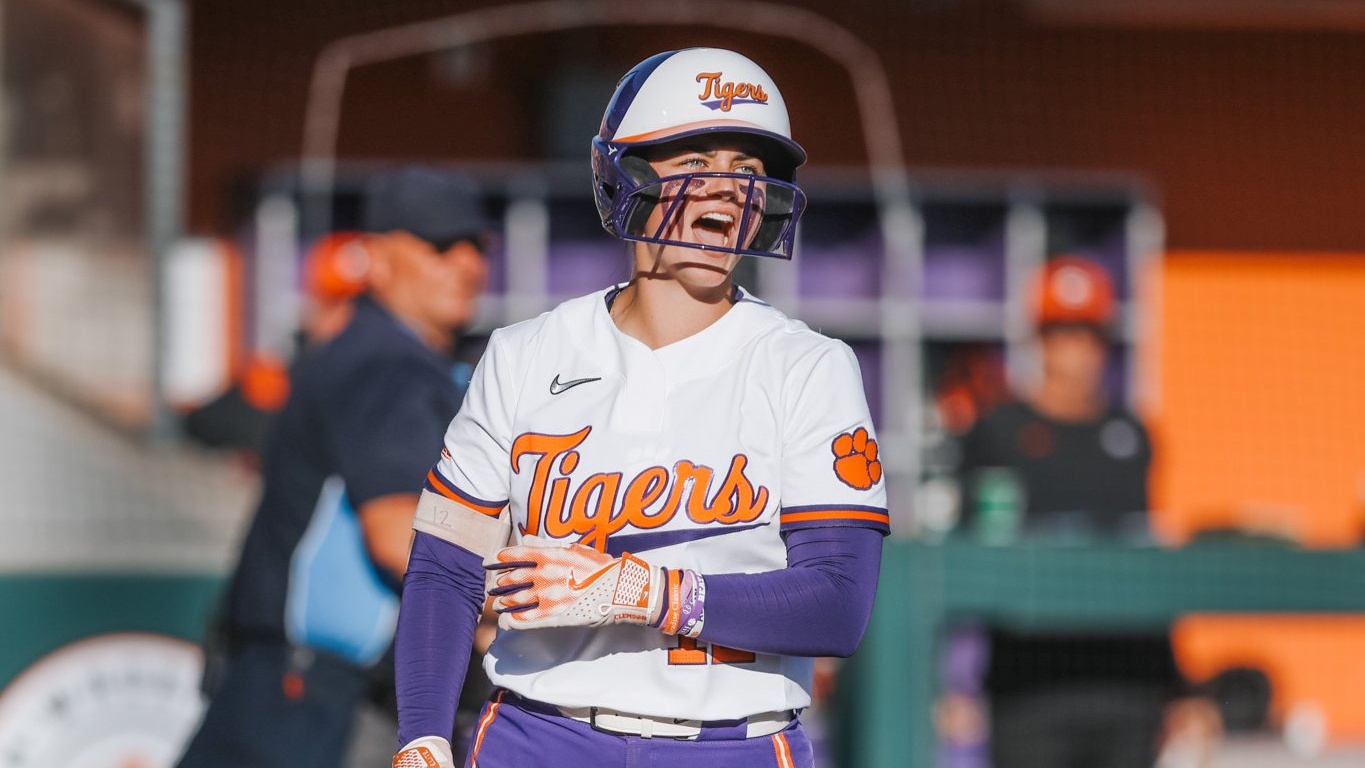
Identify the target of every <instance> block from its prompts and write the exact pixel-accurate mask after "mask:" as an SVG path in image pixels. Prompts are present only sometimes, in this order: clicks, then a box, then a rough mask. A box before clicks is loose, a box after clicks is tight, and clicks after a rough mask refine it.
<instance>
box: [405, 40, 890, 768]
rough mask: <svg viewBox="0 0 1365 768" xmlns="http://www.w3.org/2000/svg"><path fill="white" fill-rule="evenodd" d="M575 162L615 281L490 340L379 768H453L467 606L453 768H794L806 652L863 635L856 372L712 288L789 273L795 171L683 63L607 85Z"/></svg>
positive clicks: (865, 571) (420, 541)
mask: <svg viewBox="0 0 1365 768" xmlns="http://www.w3.org/2000/svg"><path fill="white" fill-rule="evenodd" d="M592 156H593V176H594V187H593V189H594V191H595V193H596V202H597V207H598V212H599V214H600V216H601V220H602V225H603V226H604V227H605V228H606V229H607V231H609V232H611V233H612V234H613V235H616V236H617V237H619V238H621V239H622V240H625V241H627V243H628V248H629V254H630V258H631V261H632V274H631V279H630V280H629V281H628V282H626V283H623V284H621V285H614V286H609V287H607V288H605V289H603V290H600V291H597V292H595V293H592V294H589V295H587V296H583V297H581V298H578V299H573V300H571V301H568V302H565V303H564V304H562V305H560V306H559V307H557V308H556V309H554V310H553V311H551V312H548V313H546V314H544V315H542V316H540V317H539V318H536V319H534V320H530V321H527V322H524V323H520V324H518V325H514V326H511V327H508V328H503V329H500V330H499V331H497V332H495V333H494V334H493V336H492V338H491V339H490V340H489V346H488V351H487V352H486V353H485V354H484V357H483V360H482V361H481V362H480V364H479V369H478V371H476V372H475V375H474V380H473V381H472V382H471V385H470V390H469V395H468V397H467V398H466V400H465V403H464V406H463V407H462V409H461V411H460V414H459V416H458V417H457V418H456V419H455V420H454V421H453V422H452V423H451V425H450V429H449V430H448V431H447V433H446V450H445V452H444V453H443V454H442V457H441V459H440V460H439V461H438V462H437V464H436V466H435V467H434V468H433V469H432V471H431V473H430V475H428V486H427V490H426V493H424V494H423V497H422V502H421V504H420V506H419V507H418V511H417V518H416V522H415V523H414V528H416V530H417V533H416V536H415V537H414V541H413V549H412V556H411V561H410V562H411V566H410V569H409V571H408V577H407V580H406V581H405V582H404V591H403V606H402V613H401V616H400V619H399V633H398V642H397V645H396V646H395V653H396V659H397V672H398V685H399V719H400V734H399V735H400V738H401V740H402V742H403V743H405V744H406V745H407V746H406V747H405V748H404V749H403V750H402V751H400V752H399V754H398V756H397V757H396V758H395V763H394V765H395V766H441V767H442V768H445V767H446V766H450V765H452V764H453V757H454V756H453V755H452V754H451V750H450V746H449V744H448V742H447V740H446V738H445V736H446V734H447V733H448V731H449V724H450V719H451V714H452V712H453V710H454V704H455V697H456V694H457V693H458V692H459V688H460V686H461V684H462V679H461V675H462V674H463V671H464V663H465V662H464V659H465V658H466V656H467V654H468V649H469V644H470V640H471V638H472V634H473V627H474V621H475V617H476V616H477V615H478V612H479V609H480V608H481V607H482V605H483V602H484V597H485V591H484V590H485V588H487V595H488V596H491V597H492V598H493V602H492V606H493V608H494V610H495V611H497V612H498V613H499V614H500V616H499V620H498V626H499V634H498V638H497V640H495V641H494V643H493V645H492V646H491V647H490V649H489V652H488V656H487V657H486V661H485V665H484V666H485V669H486V671H487V672H488V673H489V677H490V678H491V679H492V680H493V682H494V683H495V684H496V685H497V686H498V687H499V690H498V692H497V693H495V694H494V697H493V699H492V700H491V701H490V702H489V703H488V705H487V706H486V708H485V710H484V714H483V716H482V718H481V720H480V725H479V730H478V733H476V734H475V736H474V740H473V745H472V752H471V754H470V755H469V757H468V762H467V763H466V764H468V765H475V764H477V765H480V766H484V767H485V768H497V766H551V765H554V766H570V767H571V768H577V767H579V766H582V767H583V768H586V767H587V766H620V767H621V768H624V766H626V765H641V764H648V765H654V766H660V768H664V767H665V766H675V765H676V766H689V768H691V766H696V765H701V764H706V765H713V766H718V767H719V768H738V766H746V767H747V766H779V767H780V768H794V766H810V765H811V764H812V763H813V755H812V749H811V744H810V740H809V738H808V737H807V736H806V732H805V730H804V729H803V727H802V726H801V723H800V721H799V719H798V718H797V711H798V710H800V709H803V708H805V707H807V706H809V705H810V703H811V689H812V669H813V664H812V659H811V657H815V656H830V655H844V656H846V655H848V654H850V653H852V652H853V650H854V649H855V648H856V647H857V645H858V643H859V641H860V640H861V638H862V633H863V630H864V628H865V627H866V625H867V620H868V616H869V614H870V612H871V607H872V599H873V595H874V593H875V591H876V578H877V571H878V565H879V563H880V557H881V539H882V535H883V534H885V533H886V532H887V530H888V528H889V519H888V517H887V512H886V492H885V486H884V484H883V483H882V482H881V478H882V473H881V458H880V454H879V451H878V448H877V440H876V434H875V432H874V431H873V428H872V424H871V418H870V416H869V415H868V409H867V402H866V401H865V399H864V397H863V388H862V381H861V375H860V373H859V370H858V364H857V362H856V360H855V359H854V357H853V353H852V352H851V351H850V350H849V348H848V347H847V346H846V345H845V344H843V343H842V342H839V341H836V340H834V339H829V338H826V337H824V336H822V335H820V334H818V333H815V332H813V331H811V330H810V329H809V328H807V327H806V326H805V325H804V324H802V323H799V322H797V321H794V320H791V319H789V318H787V317H786V316H785V315H783V314H782V313H780V312H778V311H777V310H776V309H774V308H772V307H771V306H769V305H767V304H765V303H764V302H762V301H759V300H758V299H756V298H755V297H753V296H752V295H750V294H749V293H748V292H747V291H746V290H745V289H743V288H741V287H740V286H738V285H736V284H735V282H734V278H733V275H732V273H733V270H734V268H735V266H736V264H737V263H738V262H739V259H740V257H742V256H765V257H777V258H783V259H787V258H791V255H792V245H793V241H794V236H795V227H796V222H797V220H798V219H799V218H800V216H801V212H802V210H803V209H804V207H805V196H804V195H803V194H802V192H801V190H800V188H798V187H797V186H796V169H797V167H798V166H800V165H801V164H802V163H803V162H805V158H806V155H805V152H804V151H803V150H802V149H801V147H800V145H798V144H797V143H796V142H794V141H793V140H792V138H791V132H790V126H789V125H788V122H787V112H786V107H785V106H784V105H783V102H782V96H781V93H780V92H779V91H778V89H777V86H776V85H775V84H774V83H773V82H772V79H771V78H769V77H768V74H767V73H766V72H764V71H763V70H762V69H760V68H759V67H758V66H757V65H756V64H754V62H752V61H750V60H749V59H747V58H745V57H743V56H741V55H739V54H737V53H734V52H731V51H722V50H716V49H709V48H697V49H690V50H686V51H672V52H669V53H663V54H659V55H657V56H654V57H651V58H649V59H646V60H645V61H644V62H642V63H640V64H639V65H637V66H636V67H635V68H634V69H633V70H631V71H630V72H629V73H628V74H627V75H626V76H625V77H624V78H623V79H622V80H621V82H620V84H619V85H618V86H617V89H616V93H615V95H614V97H613V98H612V100H611V103H610V105H609V106H608V107H607V112H606V115H605V116H604V118H603V120H602V129H601V132H600V133H599V135H598V136H597V137H596V138H595V139H594V140H593V143H592ZM546 384H548V385H549V386H548V391H547V387H546ZM485 570H487V571H488V572H490V575H489V577H488V579H487V580H485V577H484V571H485ZM623 736H639V737H644V738H642V739H627V738H622V737H623ZM697 742H706V743H705V744H700V743H697Z"/></svg>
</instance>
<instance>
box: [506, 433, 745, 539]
mask: <svg viewBox="0 0 1365 768" xmlns="http://www.w3.org/2000/svg"><path fill="white" fill-rule="evenodd" d="M591 431H592V427H584V428H582V429H580V430H578V431H577V432H574V433H573V434H568V435H546V434H540V433H536V432H527V433H525V434H522V435H518V436H517V439H516V440H514V441H513V442H512V455H511V458H512V472H513V473H515V474H520V473H521V459H522V457H524V456H530V457H533V458H534V459H535V465H534V466H535V469H534V470H533V474H532V477H531V491H530V493H529V494H528V496H527V499H526V524H525V525H520V526H518V527H519V528H520V529H521V533H522V534H523V535H525V536H536V535H542V534H541V533H540V529H541V526H542V525H543V526H544V528H545V533H544V534H543V535H546V536H550V537H552V538H556V539H563V538H567V537H569V536H572V535H574V534H578V535H580V536H582V538H581V539H579V541H580V543H582V544H583V545H584V546H589V547H596V548H597V549H598V550H605V549H606V546H607V537H608V536H610V535H611V534H613V533H616V532H617V531H620V530H621V529H623V528H625V527H626V526H632V527H635V528H643V529H649V528H658V527H660V526H662V525H664V524H666V523H667V522H668V521H669V520H672V519H673V516H674V515H676V514H677V513H678V511H679V510H681V509H683V508H684V507H686V510H687V516H688V518H690V519H691V520H692V522H694V523H698V524H700V525H706V524H709V523H720V524H723V525H733V524H735V523H747V522H751V521H753V520H756V519H758V517H759V515H761V514H763V510H764V508H765V507H767V505H768V489H767V488H765V487H763V486H758V487H757V488H755V487H754V484H753V483H752V482H751V481H750V480H749V478H748V477H745V475H744V468H745V466H747V465H748V463H749V457H747V456H745V455H744V454H742V453H739V454H735V456H734V458H732V459H731V460H730V469H729V471H727V472H726V474H725V479H724V480H722V481H721V484H720V488H719V489H717V490H716V492H715V494H714V495H712V496H711V498H710V499H707V497H706V496H707V493H706V492H707V490H709V489H710V487H711V480H712V478H713V477H714V475H715V470H713V469H711V468H710V467H707V466H702V465H698V464H695V463H693V462H691V461H687V460H685V459H684V460H682V461H679V462H678V463H676V464H674V465H673V470H672V471H671V472H670V471H669V470H667V469H665V468H664V467H649V468H648V469H645V470H643V471H642V472H640V474H638V475H636V476H635V477H633V478H631V480H630V482H628V483H626V484H625V485H624V488H623V487H622V483H621V480H622V478H623V477H624V473H622V472H598V473H596V474H593V475H589V476H588V477H586V478H584V479H583V481H582V482H581V483H580V484H579V485H578V487H577V488H576V489H574V488H572V485H573V478H572V477H571V475H573V472H574V470H575V469H577V468H578V460H579V454H578V451H577V450H575V449H576V448H578V446H580V445H582V444H583V441H584V440H586V439H587V438H588V433H589V432H591ZM551 475H557V476H556V477H554V478H553V479H551ZM661 500H662V503H660V501H661ZM566 507H567V511H566ZM651 507H654V509H653V510H652V511H651Z"/></svg>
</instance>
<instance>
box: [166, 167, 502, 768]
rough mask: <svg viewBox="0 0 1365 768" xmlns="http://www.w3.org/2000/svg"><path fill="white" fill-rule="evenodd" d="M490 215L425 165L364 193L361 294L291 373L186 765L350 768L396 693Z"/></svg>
mask: <svg viewBox="0 0 1365 768" xmlns="http://www.w3.org/2000/svg"><path fill="white" fill-rule="evenodd" d="M479 206H480V201H479V199H478V197H477V195H476V194H475V190H474V189H473V188H472V185H471V184H470V183H468V182H467V181H466V180H465V179H463V178H462V177H456V176H450V175H447V174H443V173H440V172H437V171H434V170H428V169H423V168H415V167H413V168H404V169H401V170H398V171H395V172H392V173H390V174H386V175H384V176H381V177H379V178H377V179H375V180H374V181H373V182H372V183H371V185H370V186H369V187H368V188H367V190H366V196H365V212H364V221H365V228H366V229H367V231H368V232H369V234H368V235H366V236H365V238H364V241H363V242H364V247H365V251H366V256H367V267H368V268H367V278H366V279H367V285H368V290H367V292H366V293H365V294H364V295H363V296H360V297H359V298H357V299H355V301H354V309H353V316H352V317H350V318H349V322H348V323H347V322H343V321H341V320H337V321H336V322H335V323H333V324H331V325H330V326H329V327H330V328H331V329H333V330H335V329H336V328H338V327H340V326H342V325H344V327H345V330H344V331H341V332H340V334H339V335H337V336H336V338H335V339H333V340H332V341H330V342H329V343H327V344H326V345H325V346H322V347H320V348H318V349H317V350H316V351H315V352H313V353H310V354H308V355H305V356H303V359H301V360H300V362H299V364H298V365H297V367H296V368H295V370H294V376H293V381H292V389H293V391H292V393H291V394H290V396H289V400H288V402H287V403H286V404H285V406H284V409H283V410H282V411H281V412H280V415H279V418H278V421H277V422H276V424H275V426H274V428H273V430H272V431H271V435H270V439H269V442H268V445H267V448H266V452H265V462H264V467H263V470H264V478H263V479H264V488H263V492H262V496H261V501H260V504H259V506H258V508H257V511H256V515H255V517H254V519H253V520H252V523H251V526H250V529H249V531H248V533H247V536H246V540H245V543H244V544H243V547H242V552H241V557H240V560H239V563H238V565H237V568H236V570H235V572H234V573H233V576H232V581H231V586H230V588H229V593H228V598H227V607H226V618H225V634H226V637H225V642H226V659H225V661H224V664H223V666H222V669H221V670H220V671H219V672H218V674H216V675H215V676H214V679H213V680H210V681H209V688H210V690H209V695H210V701H209V706H208V709H207V711H206V713H205V715H204V719H203V721H202V723H201V724H200V726H199V730H198V732H197V733H196V734H195V736H194V737H193V739H192V740H191V743H190V745H189V747H188V749H187V751H186V752H185V754H184V756H183V757H182V758H181V760H180V763H179V765H180V766H182V767H183V768H200V767H201V766H225V767H226V766H232V767H234V768H246V767H248V766H291V768H292V767H294V766H298V765H314V764H316V765H329V766H331V765H342V764H343V762H344V758H345V754H344V753H345V751H346V747H347V744H348V741H349V738H348V737H349V736H350V735H351V732H352V724H353V718H354V716H355V714H356V711H357V707H358V706H359V705H360V704H361V702H362V701H364V700H366V698H367V697H368V696H371V695H372V694H373V690H374V688H375V686H376V683H378V684H380V685H381V686H383V685H387V687H388V688H389V689H390V690H391V688H392V675H393V670H392V659H391V656H390V655H389V652H390V646H391V644H392V641H393V632H394V627H395V623H396V619H397V611H398V590H399V585H400V584H401V581H402V577H403V574H404V571H405V570H406V567H407V556H408V547H409V539H410V537H411V532H412V516H413V512H414V510H415V509H416V506H417V494H418V492H419V490H420V488H421V487H422V480H423V477H424V475H425V474H426V472H427V469H428V468H429V466H430V458H431V456H432V454H433V453H435V452H437V451H439V450H440V447H441V444H442V437H443V435H444V432H445V427H446V425H447V424H448V423H449V422H450V420H451V418H453V416H454V415H455V413H456V412H457V411H458V409H459V406H460V402H461V400H462V398H463V396H464V388H465V385H466V384H467V382H468V370H469V369H468V367H467V366H464V365H462V364H458V363H456V362H455V359H454V357H453V351H454V347H455V344H456V342H457V340H458V339H459V332H460V329H462V328H464V327H465V326H466V325H468V324H469V323H470V322H471V321H472V319H473V318H474V313H475V309H476V301H477V298H478V297H479V295H480V294H481V293H482V291H483V289H484V287H485V284H486V282H487V276H488V265H487V262H486V260H485V256H484V248H485V241H486V232H487V230H488V226H487V224H486V222H485V219H484V217H483V216H482V214H481V213H480V211H479ZM344 314H350V310H346V311H345V313H344ZM333 319H335V318H333ZM385 681H387V682H385ZM388 698H389V700H390V701H392V696H391V694H390V695H389V696H388ZM388 716H389V718H390V719H391V722H390V727H389V729H388V730H389V733H392V732H393V730H394V728H395V727H396V720H394V718H396V715H395V714H394V712H393V710H392V708H391V707H390V710H389V715H388ZM379 750H380V751H378V752H377V754H380V755H384V756H388V755H391V754H392V751H393V748H392V745H389V744H384V745H380V746H379ZM381 759H382V758H381Z"/></svg>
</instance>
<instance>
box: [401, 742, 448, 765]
mask: <svg viewBox="0 0 1365 768" xmlns="http://www.w3.org/2000/svg"><path fill="white" fill-rule="evenodd" d="M393 768H455V758H454V756H453V755H452V754H451V751H450V742H449V741H446V740H445V739H443V738H441V737H440V736H423V737H422V738H420V739H413V740H412V741H410V742H408V744H407V746H405V747H403V748H402V749H400V750H398V754H396V755H394V756H393Z"/></svg>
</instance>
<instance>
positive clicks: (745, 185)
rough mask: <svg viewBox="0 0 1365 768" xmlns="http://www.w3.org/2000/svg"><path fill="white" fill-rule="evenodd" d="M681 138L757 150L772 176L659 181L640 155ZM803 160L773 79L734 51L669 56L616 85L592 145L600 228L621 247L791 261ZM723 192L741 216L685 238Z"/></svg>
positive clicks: (710, 175)
mask: <svg viewBox="0 0 1365 768" xmlns="http://www.w3.org/2000/svg"><path fill="white" fill-rule="evenodd" d="M683 139H690V140H691V142H692V143H693V144H697V143H703V144H705V143H707V142H708V141H710V142H714V143H715V144H721V143H727V140H736V139H737V140H739V141H740V142H741V143H742V144H744V145H751V146H756V147H759V152H758V153H759V154H761V155H762V157H763V158H764V161H765V162H764V166H765V168H767V169H768V170H767V171H766V172H767V174H769V175H755V174H752V173H730V172H718V171H702V172H689V173H681V174H676V175H668V176H665V177H664V178H660V177H659V174H658V172H656V171H655V169H654V166H653V165H651V163H650V162H649V161H648V160H647V159H646V158H645V157H644V156H643V155H645V154H646V153H655V152H657V151H658V150H660V149H664V148H666V147H668V146H669V145H672V144H673V143H674V142H678V141H681V140H683ZM803 162H805V151H804V150H802V149H801V147H800V145H798V144H797V143H796V142H794V141H792V139H791V136H790V129H789V127H788V123H787V111H786V106H785V104H784V102H783V101H782V96H781V94H780V93H779V92H778V90H777V86H776V85H775V84H774V83H773V82H772V79H771V78H770V77H768V75H767V73H765V72H763V70H762V69H760V68H759V67H758V66H757V65H756V64H754V63H753V62H752V61H750V60H749V59H747V58H745V57H743V56H741V55H739V54H737V53H734V52H732V51H725V50H720V49H713V48H694V49H688V50H685V51H670V52H668V53H662V54H659V55H657V56H653V57H651V58H649V59H646V60H645V61H644V62H641V63H640V64H639V65H637V66H636V67H635V68H634V69H632V70H631V71H630V72H629V73H628V74H627V75H626V76H625V77H624V78H622V79H621V82H620V83H619V84H618V85H617V88H616V93H615V94H614V95H613V97H612V100H611V103H610V104H609V105H608V107H607V111H606V114H605V115H604V117H603V120H602V128H601V131H600V132H599V134H598V136H597V137H595V138H594V139H593V142H592V167H593V195H594V200H595V202H596V203H597V209H598V213H599V214H600V216H601V220H602V226H603V227H604V228H605V229H606V230H607V231H608V232H610V233H611V234H613V235H615V236H616V237H619V238H621V239H623V240H628V241H635V242H645V243H657V244H661V245H672V246H681V247H687V248H698V249H701V250H707V251H719V252H725V253H735V254H740V255H750V256H774V257H777V258H784V259H790V258H791V257H792V249H793V246H794V242H795V237H796V223H797V221H798V220H799V219H800V217H801V213H802V212H803V211H804V210H805V204H806V196H805V194H804V193H803V192H802V191H801V189H800V188H799V187H797V186H796V184H795V171H796V168H797V166H799V165H801V164H802V163H803ZM722 186H724V187H728V188H729V189H731V190H733V192H732V193H729V194H732V195H733V196H734V198H735V199H736V201H737V202H736V205H737V211H736V212H737V213H738V212H743V213H742V214H740V215H737V216H734V217H732V218H734V219H736V220H735V221H733V222H730V223H729V225H728V226H725V225H724V223H723V222H722V221H717V220H714V219H713V220H711V221H709V222H706V224H708V226H703V227H701V228H700V229H699V232H700V234H699V235H698V236H695V237H687V238H681V237H680V235H681V230H682V226H681V221H682V217H683V216H684V214H685V212H686V211H687V209H688V208H689V206H690V205H691V204H692V203H693V202H700V201H704V200H706V199H709V197H710V196H711V195H712V194H713V190H714V189H716V188H718V187H722ZM656 214H658V215H656ZM721 218H722V219H723V218H724V217H721ZM710 224H714V225H715V226H714V231H710V230H712V227H710V226H709V225H710ZM708 231H710V234H707V232H708Z"/></svg>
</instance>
